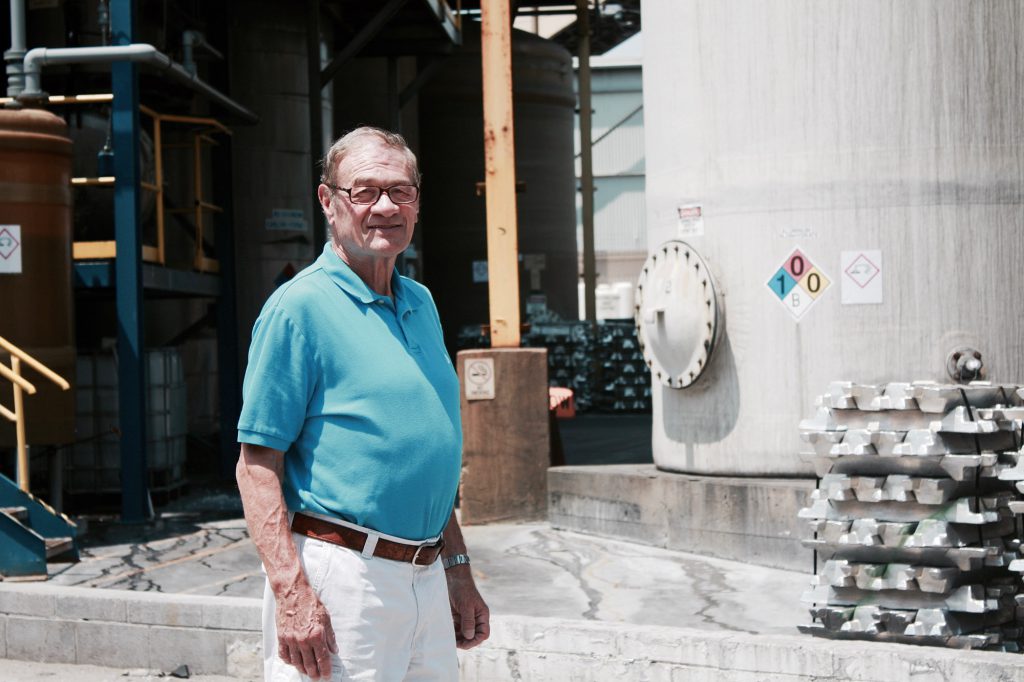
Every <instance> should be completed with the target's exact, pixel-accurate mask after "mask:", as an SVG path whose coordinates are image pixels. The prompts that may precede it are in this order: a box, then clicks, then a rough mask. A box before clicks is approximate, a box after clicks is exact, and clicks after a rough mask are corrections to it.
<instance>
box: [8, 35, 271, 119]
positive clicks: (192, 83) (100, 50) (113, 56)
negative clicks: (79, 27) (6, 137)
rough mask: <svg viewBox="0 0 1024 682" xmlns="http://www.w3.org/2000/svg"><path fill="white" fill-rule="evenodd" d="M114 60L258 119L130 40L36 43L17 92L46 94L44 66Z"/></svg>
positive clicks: (27, 97)
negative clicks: (107, 43)
mask: <svg viewBox="0 0 1024 682" xmlns="http://www.w3.org/2000/svg"><path fill="white" fill-rule="evenodd" d="M113 62H135V63H137V64H145V65H147V66H151V67H153V68H154V69H156V70H157V71H158V72H159V73H161V74H163V75H166V76H167V77H168V78H170V79H171V80H174V81H177V82H178V83H181V84H182V85H184V86H185V87H187V88H189V89H191V90H193V91H195V92H198V93H199V94H201V95H203V96H205V97H206V98H208V99H210V100H211V101H213V102H215V103H216V104H218V105H220V106H221V107H223V108H224V109H226V110H228V111H229V112H231V113H232V114H233V115H234V116H237V117H238V118H240V119H242V120H244V121H245V122H246V123H252V124H255V123H258V122H259V120H260V119H259V116H257V115H256V114H254V113H253V112H252V111H250V110H249V109H247V108H245V107H244V106H242V105H241V104H239V103H238V102H236V101H235V100H233V99H231V98H230V97H228V96H227V95H225V94H224V93H222V92H221V91H220V90H217V89H216V88H214V87H213V86H211V85H209V84H208V83H206V82H205V81H203V80H202V79H200V78H199V77H198V76H196V75H194V74H191V73H189V72H188V70H187V69H185V67H183V66H182V65H181V64H178V63H177V62H175V61H174V60H172V59H171V58H170V57H168V56H167V55H165V54H164V53H162V52H160V51H159V50H157V49H156V48H155V47H153V46H152V45H148V44H146V43H133V44H131V45H113V46H106V47H57V48H49V47H36V48H33V49H31V50H29V51H28V53H27V54H26V55H25V59H24V69H25V89H24V91H23V92H22V93H21V94H20V95H18V100H19V101H20V102H23V103H35V102H38V101H39V100H41V99H43V98H44V97H45V93H44V92H43V91H42V88H41V76H42V70H43V67H44V66H49V65H53V64H110V63H113Z"/></svg>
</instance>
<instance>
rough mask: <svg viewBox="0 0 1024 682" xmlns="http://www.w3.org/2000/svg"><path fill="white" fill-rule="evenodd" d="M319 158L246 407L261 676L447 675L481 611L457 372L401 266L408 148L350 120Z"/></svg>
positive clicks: (414, 201)
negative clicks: (262, 583) (460, 488)
mask: <svg viewBox="0 0 1024 682" xmlns="http://www.w3.org/2000/svg"><path fill="white" fill-rule="evenodd" d="M323 168H324V170H323V174H322V177H321V183H320V186H319V188H318V190H317V194H318V197H319V200H320V206H321V208H322V209H323V212H324V215H325V216H326V217H327V222H328V223H329V224H330V228H331V238H330V241H329V242H328V244H327V245H326V246H325V248H324V251H323V254H321V256H320V257H319V258H318V259H317V260H316V262H314V263H313V264H312V265H311V266H309V267H308V268H306V269H305V270H303V271H302V272H300V273H299V274H297V275H296V276H295V277H294V278H293V279H292V280H291V281H290V282H288V283H287V284H285V285H283V286H282V287H281V288H279V289H278V290H277V291H275V292H274V293H273V294H272V295H271V297H270V299H269V300H268V301H267V303H266V305H264V307H263V311H262V312H261V313H260V316H259V319H257V321H256V324H255V326H254V328H253V338H252V345H251V347H250V350H249V366H248V369H247V370H246V375H245V384H244V387H243V394H244V401H243V407H242V414H241V417H240V418H239V422H238V440H239V442H241V444H242V453H241V457H240V459H239V462H238V468H237V477H238V487H239V490H240V491H241V494H242V502H243V505H244V507H245V517H246V521H247V522H248V526H249V531H250V534H251V535H252V539H253V542H254V543H255V545H256V548H257V550H258V551H259V554H260V558H261V559H262V560H263V566H264V569H265V570H266V574H267V587H266V590H265V596H264V608H263V614H264V615H263V632H264V639H263V643H264V661H265V674H266V679H267V680H275V681H276V680H299V679H303V678H302V677H301V676H302V675H304V676H307V677H308V678H312V679H320V678H329V679H345V680H347V679H367V680H370V679H372V680H403V679H410V680H411V679H416V680H452V679H455V678H456V677H457V676H458V661H457V658H456V656H455V649H456V646H458V647H461V648H466V649H468V648H470V647H473V646H476V645H477V644H479V643H480V642H482V641H483V640H485V639H487V636H488V634H489V627H490V626H489V614H488V610H487V606H486V605H485V604H484V601H483V599H482V598H481V597H480V594H479V593H478V592H477V589H476V586H475V584H474V582H473V577H472V574H471V572H470V567H469V557H468V556H467V555H466V548H465V545H464V543H463V540H462V533H461V531H460V530H459V525H458V522H457V521H456V519H455V513H454V501H455V492H456V488H457V483H458V477H459V470H460V467H461V448H462V431H461V421H460V416H459V385H458V379H457V377H456V375H455V371H454V368H453V367H452V363H451V359H450V358H449V357H448V354H447V352H446V351H445V348H444V343H443V338H442V335H441V324H440V320H439V318H438V314H437V309H436V308H435V306H434V303H433V299H431V297H430V293H429V292H428V291H427V289H426V288H425V287H423V286H422V285H420V284H418V283H416V282H414V281H412V280H409V279H406V278H405V277H401V276H399V275H398V273H397V271H396V270H395V259H396V258H397V257H398V255H399V254H400V253H402V251H404V250H405V248H406V247H407V246H408V245H409V242H410V240H411V239H412V233H413V226H414V225H415V223H416V216H417V212H418V211H419V184H420V179H419V171H418V170H417V165H416V157H415V156H414V155H413V153H412V151H410V150H409V148H408V146H406V143H405V141H404V140H403V139H402V138H401V136H399V135H396V134H393V133H389V132H387V131H384V130H380V129H378V128H358V129H356V130H354V131H352V132H351V133H349V134H347V135H345V136H344V137H342V138H341V139H339V140H338V141H337V142H335V143H334V145H333V146H332V147H331V149H330V150H329V151H328V153H327V156H326V158H325V160H324V165H323ZM453 622H454V628H453Z"/></svg>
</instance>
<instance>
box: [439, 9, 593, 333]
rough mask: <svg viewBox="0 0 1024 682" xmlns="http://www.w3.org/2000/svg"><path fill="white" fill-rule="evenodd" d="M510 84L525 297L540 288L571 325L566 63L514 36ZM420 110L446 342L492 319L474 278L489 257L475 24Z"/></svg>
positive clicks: (571, 187) (573, 272)
mask: <svg viewBox="0 0 1024 682" xmlns="http://www.w3.org/2000/svg"><path fill="white" fill-rule="evenodd" d="M512 81H513V97H514V110H515V114H514V115H515V149H516V180H517V182H518V183H522V184H521V185H520V188H519V191H518V193H517V196H516V199H517V203H518V216H519V253H520V254H521V255H522V259H521V268H520V290H521V294H522V297H523V299H524V300H525V296H526V295H527V294H528V293H530V292H531V291H539V292H541V293H543V294H544V295H545V296H546V297H547V303H548V307H549V308H550V309H551V310H554V311H555V312H557V313H558V314H560V315H562V316H563V317H566V318H568V319H576V315H577V302H576V301H577V296H576V280H577V267H578V266H577V254H576V199H575V197H576V188H575V185H576V181H575V170H574V168H575V167H574V162H573V116H574V107H575V96H574V94H573V73H572V59H571V57H570V55H569V53H568V52H567V51H566V50H565V49H564V48H562V47H560V46H558V45H556V44H555V43H552V42H550V41H548V40H544V39H543V38H538V37H537V36H535V35H532V34H529V33H524V32H521V31H513V35H512ZM419 108H420V130H419V133H420V134H419V138H420V155H419V156H420V163H421V167H422V170H423V199H422V202H421V213H420V216H421V217H420V229H421V230H422V237H423V244H424V246H423V256H424V267H423V275H424V279H425V282H426V284H427V285H428V286H429V287H430V289H431V291H432V292H433V294H434V298H435V300H436V301H437V304H438V307H439V310H440V313H441V318H442V321H443V322H444V325H445V331H446V333H447V335H448V338H449V340H450V339H452V338H453V336H454V334H455V333H456V332H457V331H458V327H459V326H461V325H464V324H474V323H486V322H487V321H488V319H489V316H488V307H487V284H486V283H485V282H481V281H475V280H474V269H473V264H474V261H478V262H479V261H484V262H486V260H487V240H486V225H487V222H486V218H485V197H484V196H482V195H478V194H477V183H480V182H483V180H484V141H483V95H482V92H481V60H480V25H479V24H478V23H476V22H466V23H465V24H463V47H462V49H461V50H460V52H459V53H458V54H456V55H454V56H452V57H449V58H448V59H447V60H446V61H445V62H444V65H443V66H442V67H441V69H440V70H439V71H438V73H437V75H436V76H435V77H434V78H433V79H432V80H431V81H430V83H429V84H428V85H427V86H426V87H424V89H423V91H422V92H421V94H420V99H419ZM528 268H529V269H528ZM530 270H532V271H533V273H532V274H531V272H530ZM478 275H479V266H478ZM476 279H477V280H479V279H480V278H479V276H478V277H477V278H476Z"/></svg>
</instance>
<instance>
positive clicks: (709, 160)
mask: <svg viewBox="0 0 1024 682" xmlns="http://www.w3.org/2000/svg"><path fill="white" fill-rule="evenodd" d="M644 34H645V36H644V43H645V55H644V67H643V68H644V71H643V76H644V116H645V128H646V130H645V132H646V153H647V159H646V163H647V226H648V228H647V229H648V239H647V243H648V245H649V246H648V248H649V252H650V254H651V258H652V259H654V258H655V256H656V255H657V254H659V253H660V254H662V257H665V256H666V255H667V254H668V253H669V252H668V251H666V250H663V248H667V247H664V246H663V245H666V244H667V243H668V244H669V245H674V246H673V247H672V248H675V247H676V246H679V245H680V244H682V246H681V247H679V248H680V249H681V251H674V252H673V253H674V254H681V253H682V251H687V250H692V252H693V257H694V258H696V259H697V260H694V261H691V260H689V256H688V257H687V258H686V259H685V260H679V261H678V262H679V263H686V264H687V265H689V264H693V263H703V264H704V265H705V266H706V268H707V271H708V273H709V275H710V280H709V284H710V286H712V287H713V288H714V292H713V293H712V294H711V295H709V296H707V308H706V309H707V310H711V305H712V304H711V301H712V299H715V298H716V297H717V301H718V302H719V303H720V304H721V310H717V309H716V312H715V314H714V315H712V316H711V317H713V318H714V323H715V325H716V329H715V334H714V335H713V339H712V336H708V337H707V338H704V337H703V336H701V335H699V334H698V335H693V338H692V339H691V340H690V341H691V342H692V343H693V344H696V345H694V348H695V349H696V351H695V354H694V355H693V356H692V358H691V356H689V355H687V356H686V357H685V358H683V356H682V355H681V354H679V358H676V359H675V360H672V359H670V361H672V362H682V361H683V360H686V362H690V359H692V362H693V365H692V366H693V367H694V368H696V379H695V380H694V381H693V382H692V383H688V382H683V381H682V380H681V379H678V377H676V379H670V381H672V380H679V383H680V385H681V384H683V383H687V387H685V388H680V387H678V386H673V387H669V386H666V385H665V381H664V380H662V381H655V382H654V387H655V390H654V395H653V410H654V433H653V448H654V460H655V463H656V464H657V465H658V467H660V468H661V469H665V470H671V471H684V472H693V473H705V474H724V475H750V476H811V475H813V472H812V470H811V468H810V466H809V465H808V464H806V463H805V462H803V460H802V459H801V458H800V457H799V454H798V453H799V451H800V449H801V443H800V442H799V438H798V435H797V425H798V423H799V421H800V420H801V418H804V417H806V416H807V415H809V414H810V413H811V412H812V411H813V408H814V398H815V396H816V395H818V394H820V393H821V392H823V391H824V390H825V388H826V387H827V385H828V384H829V382H830V381H834V380H842V379H845V380H853V381H857V382H861V383H874V382H884V381H890V380H917V379H933V380H938V381H950V378H949V376H948V375H947V373H946V363H947V358H948V357H949V355H950V353H951V352H952V351H954V350H955V349H957V348H960V347H970V348H973V349H976V350H977V351H978V352H979V353H980V354H981V356H982V358H983V362H984V378H988V379H992V380H999V381H1021V380H1024V324H1022V322H1021V319H1022V316H1021V314H1020V311H1019V310H1018V307H1019V306H1018V304H1017V299H1018V296H1019V294H1018V292H1020V291H1022V290H1024V268H1022V267H1021V264H1020V257H1021V254H1022V253H1024V207H1022V205H1021V204H1022V189H1024V117H1022V115H1021V112H1022V111H1024V62H1022V59H1024V58H1022V57H1021V55H1024V49H1022V48H1024V39H1022V36H1024V4H1022V3H1020V2H1018V1H1017V0H991V1H989V2H958V1H954V0H947V1H940V2H937V1H934V0H857V1H855V2H854V1H850V2H817V1H814V0H802V1H797V0H777V1H776V2H771V3H752V2H747V1H744V0H680V1H679V2H663V3H645V5H644ZM673 240H675V241H673ZM674 257H675V258H677V259H679V258H682V256H681V255H676V256H674ZM649 264H652V261H649ZM673 267H674V266H673ZM680 272H683V270H680ZM659 277H660V275H659ZM642 279H643V278H642ZM690 280H692V281H690V283H689V284H686V283H685V281H684V280H683V279H679V280H678V282H677V284H676V285H674V286H677V288H678V287H684V288H685V287H686V286H689V287H691V289H688V290H685V291H684V293H687V292H689V293H688V294H687V295H688V296H689V298H687V296H668V297H666V295H664V294H665V292H666V291H668V292H669V293H672V291H674V290H672V288H671V287H669V288H668V289H667V290H666V289H665V287H664V282H660V283H659V284H656V285H655V286H656V287H657V286H662V288H661V289H659V290H658V291H660V292H661V293H660V294H659V296H645V295H644V292H643V291H640V292H638V305H639V306H640V307H641V308H644V306H647V308H646V309H644V310H641V311H640V312H639V313H638V320H639V321H640V322H641V323H643V320H644V319H645V316H646V319H647V320H648V324H649V325H652V326H651V327H650V331H651V334H653V335H654V337H656V336H657V333H658V329H659V327H658V326H657V325H659V324H661V325H662V326H661V327H660V329H661V330H662V331H664V330H668V329H669V328H670V327H671V326H672V323H671V319H669V322H668V323H666V322H664V321H662V322H659V320H663V318H671V317H672V316H673V315H679V316H681V317H677V318H675V319H698V318H699V319H700V320H701V322H700V324H704V323H705V322H707V320H710V319H711V317H708V318H707V319H705V317H707V316H705V317H700V316H699V315H697V316H695V315H696V313H699V312H701V311H700V310H698V308H700V307H701V306H705V297H704V295H703V294H704V293H705V292H702V291H697V290H695V289H693V288H692V287H699V286H700V279H699V278H698V279H696V280H694V279H693V277H691V278H690ZM649 287H650V283H648V291H651V289H650V288H649ZM655 299H657V300H660V301H662V303H656V302H652V301H655ZM665 301H668V302H667V303H666V302H665ZM681 301H690V302H691V305H692V309H690V310H681V309H680V310H674V309H673V308H672V306H673V305H677V306H681V305H685V304H684V303H681ZM656 305H664V306H666V310H665V311H662V312H659V310H657V309H655V307H652V306H656ZM687 316H689V317H687ZM652 338H653V337H652ZM710 340H713V343H712V344H709V345H708V346H706V348H713V350H714V352H713V354H711V357H710V360H709V361H708V362H707V366H706V368H705V367H701V366H700V363H701V362H702V356H701V354H700V352H699V351H700V348H701V345H700V344H701V343H703V342H705V341H710ZM670 345H671V344H665V343H663V344H662V347H668V346H670ZM648 351H649V353H650V352H651V349H650V348H648ZM680 358H682V359H680ZM705 359H706V358H705ZM668 374H672V373H671V372H669V373H668Z"/></svg>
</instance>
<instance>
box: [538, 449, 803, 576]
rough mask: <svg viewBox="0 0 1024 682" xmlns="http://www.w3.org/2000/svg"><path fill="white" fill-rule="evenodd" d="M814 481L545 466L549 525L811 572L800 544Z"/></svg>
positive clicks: (636, 467)
mask: <svg viewBox="0 0 1024 682" xmlns="http://www.w3.org/2000/svg"><path fill="white" fill-rule="evenodd" d="M814 487H815V482H814V480H810V479H808V480H803V479H762V478H730V477H721V476H692V475H689V474H678V473H670V472H664V471H659V470H657V469H655V468H654V465H653V464H612V465H604V466H566V467H556V468H553V469H549V470H548V521H549V522H550V523H551V526H552V527H554V528H560V529H563V530H572V531H577V532H580V533H590V534H593V535H604V536H609V537H614V538H616V539H620V540H626V541H630V542H638V543H641V544H646V545H653V546H655V547H664V548H666V549H673V550H679V551H684V552H694V553H697V554H704V555H707V556H714V557H718V558H720V559H731V560H734V561H744V562H747V563H751V564H757V565H760V566H770V567H772V568H785V569H790V570H795V571H804V572H812V571H813V568H814V563H813V561H814V553H813V552H812V551H811V550H809V549H807V548H805V547H803V546H802V545H801V544H800V539H801V537H802V536H803V534H804V525H805V524H804V522H803V521H802V520H801V519H799V518H798V516H797V514H798V512H799V511H800V509H801V508H803V507H805V506H807V504H808V502H809V500H810V496H811V493H812V492H813V490H814Z"/></svg>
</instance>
